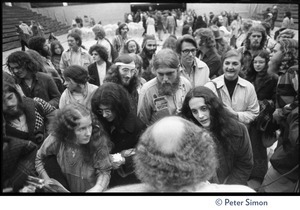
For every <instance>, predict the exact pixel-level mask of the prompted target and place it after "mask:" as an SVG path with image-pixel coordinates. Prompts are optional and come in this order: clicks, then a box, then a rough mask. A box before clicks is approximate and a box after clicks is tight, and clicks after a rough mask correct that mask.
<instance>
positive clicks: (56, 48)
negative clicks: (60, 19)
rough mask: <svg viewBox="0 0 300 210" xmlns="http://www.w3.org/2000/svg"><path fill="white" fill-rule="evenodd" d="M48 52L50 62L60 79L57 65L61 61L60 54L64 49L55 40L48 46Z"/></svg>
mask: <svg viewBox="0 0 300 210" xmlns="http://www.w3.org/2000/svg"><path fill="white" fill-rule="evenodd" d="M50 51H51V62H52V64H53V66H54V67H55V69H56V71H57V72H58V74H59V75H60V76H61V77H62V73H61V70H60V67H59V63H60V60H61V56H62V53H63V51H64V47H63V46H62V44H61V43H60V42H59V41H58V40H55V41H53V42H51V44H50Z"/></svg>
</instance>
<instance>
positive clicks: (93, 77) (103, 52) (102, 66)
mask: <svg viewBox="0 0 300 210" xmlns="http://www.w3.org/2000/svg"><path fill="white" fill-rule="evenodd" d="M89 53H90V55H91V56H92V58H93V60H94V63H92V64H91V65H89V66H88V73H89V80H88V81H89V83H90V84H93V85H96V86H100V85H102V84H103V81H104V78H105V76H106V73H107V71H108V69H109V68H110V66H111V63H110V62H109V61H108V53H107V49H106V48H105V47H104V46H103V45H99V44H95V45H93V46H91V47H90V50H89Z"/></svg>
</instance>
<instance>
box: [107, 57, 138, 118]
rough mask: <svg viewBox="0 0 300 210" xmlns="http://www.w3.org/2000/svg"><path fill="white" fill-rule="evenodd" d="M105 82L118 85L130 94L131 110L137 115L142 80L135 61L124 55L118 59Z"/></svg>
mask: <svg viewBox="0 0 300 210" xmlns="http://www.w3.org/2000/svg"><path fill="white" fill-rule="evenodd" d="M104 82H113V83H117V84H119V85H121V86H123V87H124V89H125V90H127V92H128V93H129V96H130V98H129V102H130V108H131V109H132V110H133V112H134V113H136V109H137V103H138V99H139V94H138V92H137V89H138V86H139V85H140V80H139V77H138V70H137V68H136V64H135V62H134V59H133V58H132V57H131V56H130V55H129V54H124V55H121V56H119V57H118V58H117V59H116V62H115V63H114V64H113V65H112V66H111V68H110V69H109V71H108V72H107V75H106V77H105V79H104Z"/></svg>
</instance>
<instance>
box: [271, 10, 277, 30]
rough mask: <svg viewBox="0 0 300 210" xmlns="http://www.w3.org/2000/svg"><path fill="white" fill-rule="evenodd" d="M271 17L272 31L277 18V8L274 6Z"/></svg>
mask: <svg viewBox="0 0 300 210" xmlns="http://www.w3.org/2000/svg"><path fill="white" fill-rule="evenodd" d="M272 15H273V17H272V22H271V30H273V29H274V27H275V22H276V20H277V17H278V8H277V6H276V5H274V6H273V9H272Z"/></svg>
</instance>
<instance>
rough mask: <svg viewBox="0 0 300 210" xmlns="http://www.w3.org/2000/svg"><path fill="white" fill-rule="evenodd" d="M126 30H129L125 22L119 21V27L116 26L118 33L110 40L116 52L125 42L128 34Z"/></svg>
mask: <svg viewBox="0 0 300 210" xmlns="http://www.w3.org/2000/svg"><path fill="white" fill-rule="evenodd" d="M128 31H129V28H128V25H127V24H126V23H121V24H120V25H119V27H118V32H119V34H118V35H116V36H115V37H114V38H113V41H112V45H113V47H114V49H115V50H116V51H117V52H118V53H120V51H121V49H122V47H123V46H124V44H125V42H126V41H127V40H128V35H127V34H128Z"/></svg>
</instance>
